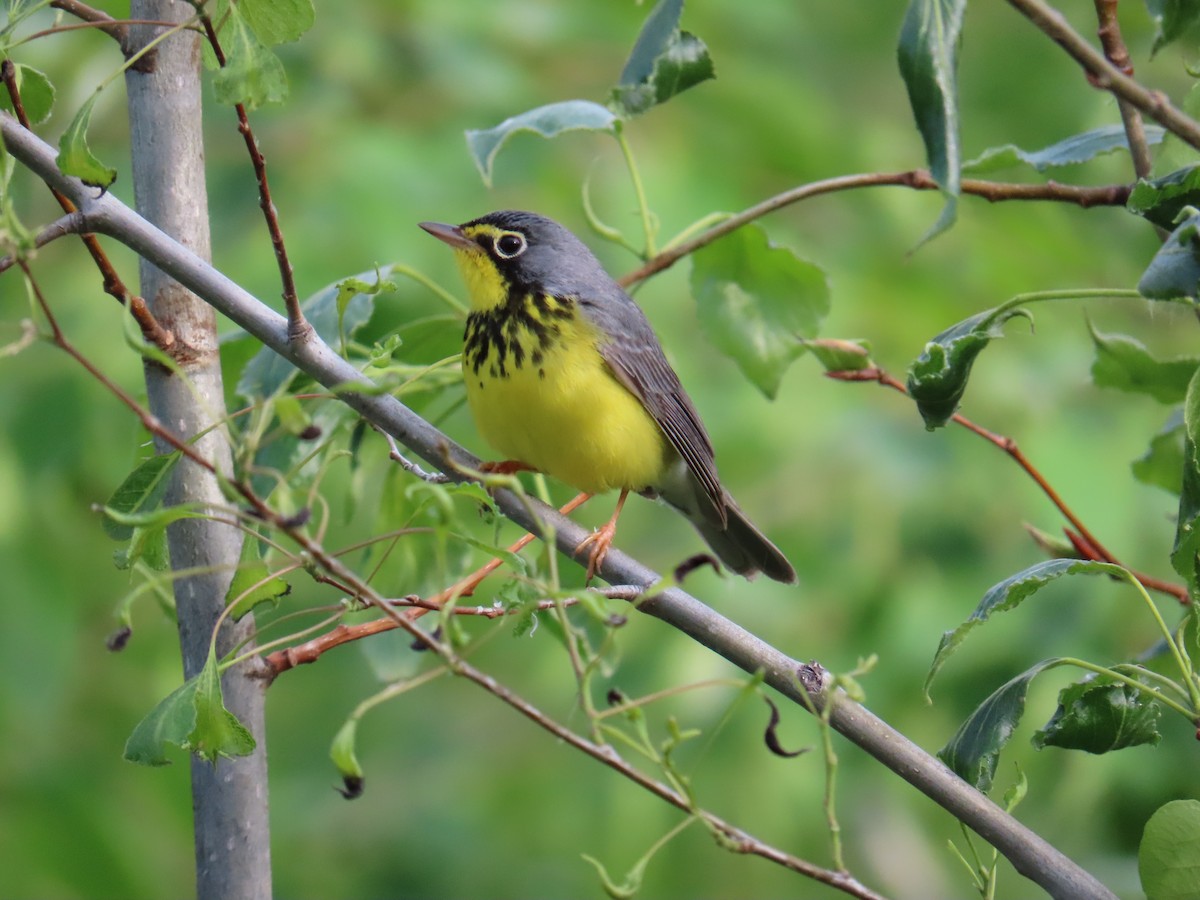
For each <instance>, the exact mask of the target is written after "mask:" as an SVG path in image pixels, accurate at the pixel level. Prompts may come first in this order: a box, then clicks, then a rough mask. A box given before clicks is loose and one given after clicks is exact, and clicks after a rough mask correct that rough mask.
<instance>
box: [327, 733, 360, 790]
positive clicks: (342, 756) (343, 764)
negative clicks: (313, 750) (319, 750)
mask: <svg viewBox="0 0 1200 900" xmlns="http://www.w3.org/2000/svg"><path fill="white" fill-rule="evenodd" d="M357 737H358V718H357V717H355V718H350V719H347V720H346V722H345V724H343V725H342V727H341V728H339V729H338V733H337V734H336V735H334V737H333V744H332V746H330V748H329V758H330V759H332V760H333V764H334V765H335V766H337V770H338V773H339V774H340V775H341V776H342V783H343V784H344V785H345V789H344V790H342V796H343V797H345V798H346V799H347V800H352V799H354V798H355V797H358V796H360V795H361V794H362V789H363V767H362V763H360V762H359V761H358V754H357V753H355V752H354V745H355V742H356V740H357Z"/></svg>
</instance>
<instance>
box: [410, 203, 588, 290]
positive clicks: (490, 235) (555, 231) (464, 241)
mask: <svg viewBox="0 0 1200 900" xmlns="http://www.w3.org/2000/svg"><path fill="white" fill-rule="evenodd" d="M421 227H422V228H423V229H425V230H426V231H427V232H429V233H430V234H432V235H433V236H434V237H435V238H437V239H438V240H440V241H444V242H445V243H446V244H449V245H450V247H451V248H453V250H454V255H455V259H456V260H457V262H458V267H459V269H460V270H461V271H462V274H463V278H464V280H465V281H466V283H467V291H468V293H469V294H470V296H471V306H472V307H473V308H474V309H477V310H481V311H482V310H488V309H494V308H495V307H497V306H501V305H503V304H504V303H505V301H506V300H507V299H508V297H509V296H510V294H511V293H512V292H514V291H515V292H517V293H518V294H520V295H524V294H526V293H529V292H535V291H536V292H546V293H549V294H553V295H554V296H558V297H563V296H570V297H578V296H580V295H582V294H585V293H587V292H588V289H589V287H591V288H594V287H597V286H599V285H602V284H606V283H607V282H608V281H609V278H608V275H607V274H606V273H605V272H604V269H603V268H602V267H601V266H600V263H599V262H598V261H597V260H596V257H595V256H593V255H592V252H591V251H590V250H589V249H588V248H587V247H586V246H585V245H584V243H583V242H582V241H580V240H579V238H577V237H575V235H573V234H572V233H571V232H570V231H568V230H567V229H566V228H564V227H563V226H562V225H559V224H558V223H557V222H555V221H554V220H553V219H547V218H546V217H545V216H539V215H537V214H536V213H531V212H521V211H518V210H501V211H500V212H493V213H488V214H487V215H486V216H480V217H479V218H478V219H473V220H471V221H470V222H466V223H464V224H462V225H444V224H442V223H440V222H422V223H421ZM597 279H603V281H599V282H598V281H597Z"/></svg>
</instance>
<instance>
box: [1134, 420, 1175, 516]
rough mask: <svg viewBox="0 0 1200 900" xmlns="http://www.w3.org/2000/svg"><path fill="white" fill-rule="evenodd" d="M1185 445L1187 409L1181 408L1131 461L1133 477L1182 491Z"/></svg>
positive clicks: (1163, 487)
mask: <svg viewBox="0 0 1200 900" xmlns="http://www.w3.org/2000/svg"><path fill="white" fill-rule="evenodd" d="M1183 448H1184V440H1183V410H1182V409H1177V410H1175V411H1174V412H1173V413H1171V417H1170V418H1169V419H1167V423H1166V424H1165V425H1163V427H1162V429H1161V430H1160V431H1159V432H1158V434H1156V435H1154V437H1152V438H1151V439H1150V446H1149V447H1148V448H1147V450H1146V452H1145V453H1143V454H1142V455H1141V456H1139V457H1138V458H1137V459H1135V460H1134V461H1133V462H1132V463H1131V464H1130V468H1131V469H1132V470H1133V477H1134V478H1136V479H1137V480H1138V481H1140V482H1141V483H1142V484H1150V485H1154V486H1155V487H1160V488H1162V489H1163V490H1164V491H1170V492H1171V493H1172V494H1175V495H1178V494H1179V490H1180V486H1181V484H1182V480H1183V458H1184V457H1183V453H1184V449H1183Z"/></svg>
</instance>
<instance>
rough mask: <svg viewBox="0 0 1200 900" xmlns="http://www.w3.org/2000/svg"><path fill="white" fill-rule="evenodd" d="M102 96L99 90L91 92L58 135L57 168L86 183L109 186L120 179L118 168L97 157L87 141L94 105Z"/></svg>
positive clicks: (102, 188)
mask: <svg viewBox="0 0 1200 900" xmlns="http://www.w3.org/2000/svg"><path fill="white" fill-rule="evenodd" d="M99 97H100V95H99V94H92V96H90V97H88V98H87V100H86V101H85V102H84V104H83V106H81V107H79V112H77V113H75V118H73V119H72V120H71V124H69V125H68V126H67V130H66V131H64V132H63V134H62V137H60V138H59V139H58V168H59V170H60V171H61V172H62V173H63V174H64V175H73V176H75V177H76V178H78V179H79V180H80V181H82V182H83V183H84V184H87V185H91V186H92V187H98V188H100V189H101V190H108V186H109V185H111V184H112V183H113V182H114V181H116V180H117V170H116V169H110V168H108V167H107V166H105V165H104V164H103V163H101V162H100V160H98V159H96V157H95V156H93V155H92V151H91V149H90V148H89V147H88V143H87V130H88V125H89V124H90V123H91V120H92V109H93V108H94V107H95V105H96V100H97V99H98V98H99Z"/></svg>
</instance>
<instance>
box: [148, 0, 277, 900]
mask: <svg viewBox="0 0 1200 900" xmlns="http://www.w3.org/2000/svg"><path fill="white" fill-rule="evenodd" d="M191 13H192V8H191V7H190V6H189V5H188V4H186V3H182V2H170V0H134V2H133V3H132V8H131V10H130V15H131V16H132V18H134V19H145V20H157V21H164V20H174V21H177V20H179V19H182V18H186V17H187V16H189V15H190V14H191ZM160 31H161V29H158V28H151V27H148V26H138V27H136V28H135V30H134V33H133V37H134V42H133V44H134V47H135V49H136V48H138V47H141V46H143V44H144V42H145V41H148V40H150V39H151V38H152V37H153V36H154V35H155V34H157V33H159V32H160ZM200 40H201V39H200V37H199V36H198V35H197V34H196V33H195V32H191V31H182V32H179V33H177V34H175V35H173V36H171V37H170V38H168V39H167V40H165V41H164V42H163V43H161V44H159V45H158V48H157V53H156V56H155V58H154V60H153V64H152V65H150V66H146V67H145V68H146V69H147V70H148V71H135V70H131V71H129V72H128V74H127V76H126V84H127V88H128V94H129V119H130V130H131V143H132V162H133V182H134V195H135V197H136V202H137V208H138V210H139V212H141V214H142V215H143V216H144V217H146V218H147V219H149V220H150V221H151V222H153V223H154V224H155V225H157V226H158V227H159V228H161V229H163V230H164V231H165V232H167V233H168V234H170V235H172V236H173V237H175V238H176V239H177V240H178V241H180V242H181V243H183V244H185V245H186V246H188V247H189V248H191V249H192V250H193V251H194V252H195V253H197V254H198V255H200V256H202V257H204V258H205V259H209V258H210V256H211V253H210V242H209V230H208V198H207V194H206V189H205V177H204V176H205V173H204V144H203V135H202V129H201V122H202V119H201V108H200V77H201V66H200ZM266 246H267V245H265V244H264V247H266ZM141 290H142V295H143V296H144V297H145V298H146V301H147V303H148V304H149V306H150V309H151V310H152V311H153V313H154V315H155V317H156V318H157V319H158V321H159V322H160V323H161V324H162V325H163V327H164V328H166V329H169V330H170V331H171V332H172V333H173V334H174V336H175V344H174V346H173V347H172V350H171V353H172V356H173V357H174V359H175V361H176V362H177V363H178V364H179V366H180V370H181V372H182V373H183V374H182V376H180V375H176V374H173V373H171V372H169V371H167V370H166V369H164V368H163V367H161V366H159V365H158V364H156V363H152V362H147V363H146V365H145V376H146V390H147V394H148V398H149V405H150V410H151V412H153V413H154V415H155V416H157V417H158V418H159V419H160V420H162V422H163V423H164V424H165V425H166V427H168V428H170V429H172V430H173V431H174V432H175V433H176V434H178V435H179V436H180V437H182V438H184V439H185V440H186V439H190V438H191V437H192V436H194V435H196V434H198V433H200V432H204V431H207V434H205V436H204V437H203V438H201V439H200V440H199V441H197V442H196V448H197V449H198V450H199V451H200V452H201V453H202V454H203V455H204V456H205V457H206V458H208V459H210V460H212V461H213V462H214V463H215V464H216V466H217V467H218V468H219V469H220V470H222V471H225V472H228V471H229V470H230V468H231V465H232V462H231V454H230V448H229V441H228V435H227V433H226V432H225V430H224V429H223V428H212V426H213V424H214V423H216V422H218V421H219V420H220V419H221V418H222V416H223V415H224V411H225V401H224V388H223V385H222V381H221V366H220V359H219V356H218V352H217V333H216V315H215V313H214V312H213V310H212V307H210V306H208V305H207V304H206V303H204V302H202V301H201V300H199V299H198V298H197V297H195V296H194V295H193V294H191V293H190V292H189V291H187V290H186V289H184V288H183V287H182V286H181V285H180V284H178V283H177V282H175V281H173V280H172V279H170V278H168V277H167V276H166V275H164V274H163V273H162V272H161V271H160V270H159V269H157V268H156V267H154V266H152V265H150V264H149V263H147V262H146V261H145V260H142V262H141ZM210 428H212V430H211V431H208V429H210ZM169 449H170V448H168V447H160V448H159V450H160V451H166V450H169ZM197 502H198V503H202V504H223V505H224V504H227V501H226V500H225V498H224V497H223V496H222V494H221V490H220V486H219V485H218V483H217V480H216V479H215V478H214V477H213V476H212V475H211V474H210V473H208V472H206V471H205V470H203V469H202V468H200V467H199V466H196V465H194V464H193V463H191V462H189V461H187V460H186V459H185V460H183V461H181V463H180V464H179V465H178V466H177V467H176V471H175V478H174V480H173V481H172V483H171V485H170V487H169V489H168V494H167V503H168V504H176V503H197ZM167 539H168V544H169V546H170V553H171V566H172V568H174V569H177V570H178V569H189V570H195V569H197V568H198V569H200V570H202V574H197V575H189V576H187V577H185V578H178V579H176V581H175V601H176V608H177V615H178V620H179V642H180V648H181V650H182V654H183V671H184V675H185V677H187V678H190V677H192V676H193V675H195V674H196V672H198V671H199V670H200V669H201V668H202V667H203V666H204V663H205V661H206V659H207V657H208V645H209V639H210V636H211V635H212V630H213V628H214V627H215V625H216V621H217V617H218V616H219V615H220V614H221V611H222V609H223V607H224V602H225V592H226V590H227V589H228V587H229V582H230V579H231V577H232V575H233V571H234V567H235V566H236V564H237V561H238V558H239V555H240V551H241V545H242V535H241V532H239V531H238V530H237V529H235V528H231V527H229V526H227V525H222V524H219V523H216V522H212V521H208V520H204V519H194V518H189V519H185V520H182V521H179V522H176V523H174V524H173V525H171V526H170V528H169V529H168V532H167ZM252 628H253V618H252V617H251V616H247V617H245V618H244V619H243V620H242V622H241V623H240V624H238V625H237V626H229V625H227V626H226V627H224V628H222V630H221V634H220V636H219V639H218V642H217V654H218V656H220V655H223V654H224V653H226V652H228V650H229V649H231V648H232V647H233V646H234V644H235V643H237V642H239V641H241V640H243V639H244V638H245V637H246V635H247V633H248V631H249V630H250V629H252ZM253 667H254V664H252V663H251V664H243V665H240V666H238V667H236V668H235V669H231V670H230V671H228V672H226V673H225V676H224V678H223V679H222V688H223V691H224V697H225V705H226V706H227V707H228V708H229V710H230V711H231V712H232V713H233V714H234V715H236V716H237V717H238V718H239V719H240V720H241V721H242V723H243V724H244V725H245V726H246V727H247V728H249V729H250V731H251V732H252V733H253V734H254V737H255V740H256V741H257V742H258V748H257V749H256V750H255V752H254V754H253V755H252V756H249V757H246V758H244V759H238V760H228V759H221V760H220V761H219V762H218V763H217V764H216V765H215V766H214V765H210V764H209V763H207V762H203V761H201V760H199V759H197V758H196V757H193V758H192V808H193V814H194V822H195V853H196V895H197V897H199V898H200V900H209V898H212V900H216V898H263V900H267V898H269V897H270V896H271V854H270V830H269V821H268V816H267V758H266V743H265V738H266V735H265V731H264V727H263V726H264V719H263V702H264V694H265V684H266V682H265V681H262V680H260V679H255V678H253V677H251V676H252V675H253ZM172 893H177V892H172Z"/></svg>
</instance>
